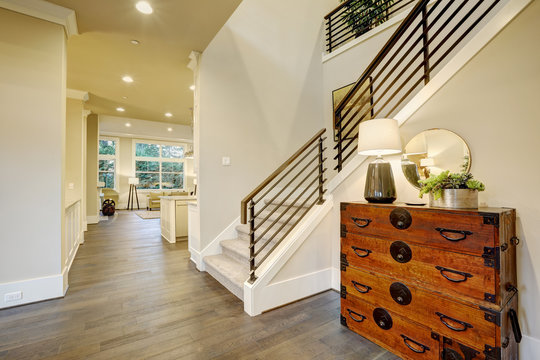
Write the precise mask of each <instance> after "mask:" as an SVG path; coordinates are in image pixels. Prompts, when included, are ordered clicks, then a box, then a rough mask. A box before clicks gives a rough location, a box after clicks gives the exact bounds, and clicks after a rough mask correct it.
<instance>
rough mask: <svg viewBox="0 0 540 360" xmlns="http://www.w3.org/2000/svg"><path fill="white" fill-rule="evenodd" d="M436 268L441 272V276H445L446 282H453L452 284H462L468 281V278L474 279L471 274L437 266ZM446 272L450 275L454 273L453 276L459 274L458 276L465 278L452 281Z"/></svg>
mask: <svg viewBox="0 0 540 360" xmlns="http://www.w3.org/2000/svg"><path fill="white" fill-rule="evenodd" d="M435 268H436V269H437V270H439V271H440V272H441V275H442V276H444V278H445V279H446V280H448V281H451V282H455V283H460V282H464V281H467V279H468V278H471V277H472V275H471V274H469V273H466V272H461V271H457V270H452V269H447V268H445V267H442V266H435ZM445 272H449V273H452V274H457V275H460V276H463V279H452V278H451V277H449V276H448V275H446V274H445Z"/></svg>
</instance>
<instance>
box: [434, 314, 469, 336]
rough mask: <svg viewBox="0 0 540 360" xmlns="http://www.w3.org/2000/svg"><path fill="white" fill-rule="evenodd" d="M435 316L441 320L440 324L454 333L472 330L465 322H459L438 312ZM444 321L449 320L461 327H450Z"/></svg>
mask: <svg viewBox="0 0 540 360" xmlns="http://www.w3.org/2000/svg"><path fill="white" fill-rule="evenodd" d="M435 314H436V315H437V316H438V317H439V319H440V320H441V322H442V323H443V324H444V325H445V326H446V327H447V328H449V329H450V330H454V331H459V332H461V331H465V330H467V329H472V327H473V326H472V325H471V324H469V323H466V322H464V321H461V320H457V319H454V318H451V317H450V316H448V315H444V314H441V313H440V312H436V313H435ZM445 319H447V320H450V321H452V322H455V323H457V324H459V325H461V326H462V327H459V328H458V327H455V326H452V325H451V324H449V323H448V322H446V321H445Z"/></svg>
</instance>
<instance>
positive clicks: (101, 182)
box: [97, 181, 105, 188]
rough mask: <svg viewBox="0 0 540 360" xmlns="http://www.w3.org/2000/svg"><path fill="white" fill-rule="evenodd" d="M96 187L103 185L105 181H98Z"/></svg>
mask: <svg viewBox="0 0 540 360" xmlns="http://www.w3.org/2000/svg"><path fill="white" fill-rule="evenodd" d="M97 187H99V188H103V187H105V181H98V183H97Z"/></svg>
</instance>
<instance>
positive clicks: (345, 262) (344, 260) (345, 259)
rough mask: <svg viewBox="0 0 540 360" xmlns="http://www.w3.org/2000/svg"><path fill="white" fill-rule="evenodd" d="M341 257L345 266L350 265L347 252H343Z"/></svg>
mask: <svg viewBox="0 0 540 360" xmlns="http://www.w3.org/2000/svg"><path fill="white" fill-rule="evenodd" d="M340 259H341V263H342V264H345V266H349V262H348V261H347V254H345V253H341V254H340Z"/></svg>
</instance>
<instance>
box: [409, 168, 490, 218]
mask: <svg viewBox="0 0 540 360" xmlns="http://www.w3.org/2000/svg"><path fill="white" fill-rule="evenodd" d="M419 183H420V185H421V188H420V197H423V196H424V194H429V203H430V206H436V207H444V208H456V209H476V208H478V192H479V191H484V190H485V185H484V184H482V183H481V182H480V181H478V180H475V179H474V178H473V176H472V174H471V173H469V172H461V173H454V174H452V173H450V171H448V170H447V171H443V172H442V173H440V174H439V175H431V176H430V177H429V178H428V179H426V180H420V181H419Z"/></svg>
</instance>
